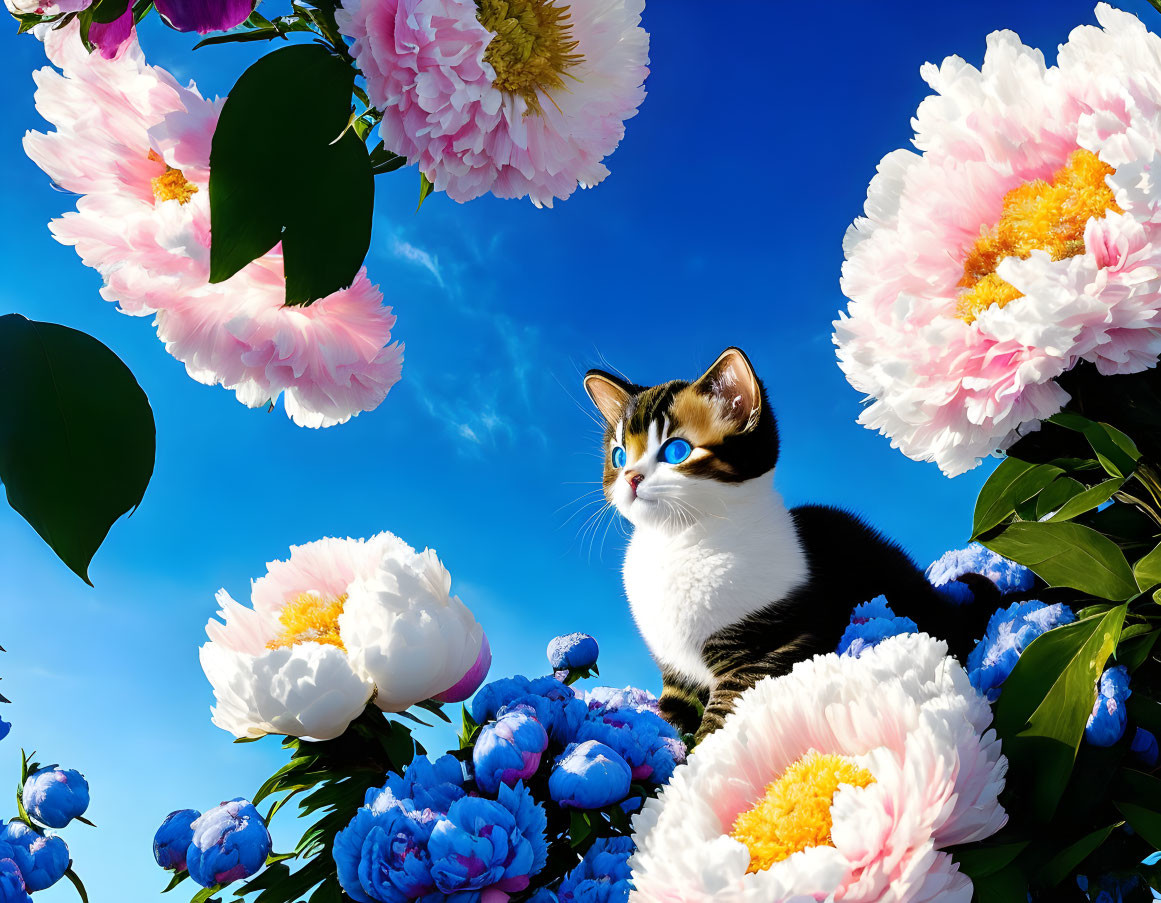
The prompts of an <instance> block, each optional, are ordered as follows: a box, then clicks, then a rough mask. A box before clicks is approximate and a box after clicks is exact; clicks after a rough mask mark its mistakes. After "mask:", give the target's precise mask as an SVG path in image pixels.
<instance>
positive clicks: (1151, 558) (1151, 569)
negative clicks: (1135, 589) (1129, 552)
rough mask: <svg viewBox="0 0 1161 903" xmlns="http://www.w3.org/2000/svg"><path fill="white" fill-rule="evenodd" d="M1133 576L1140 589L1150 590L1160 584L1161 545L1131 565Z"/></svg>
mask: <svg viewBox="0 0 1161 903" xmlns="http://www.w3.org/2000/svg"><path fill="white" fill-rule="evenodd" d="M1133 576H1134V577H1136V578H1137V583H1138V585H1140V587H1141V588H1142V589H1152V588H1153V587H1154V586H1156V585H1157V584H1158V583H1161V544H1158V545H1157V547H1156V548H1154V549H1153V551H1152V552H1150V553H1149V554H1147V555H1146V556H1145V557H1144V558H1141V559H1140V560H1139V561H1137V563H1136V564H1134V565H1133Z"/></svg>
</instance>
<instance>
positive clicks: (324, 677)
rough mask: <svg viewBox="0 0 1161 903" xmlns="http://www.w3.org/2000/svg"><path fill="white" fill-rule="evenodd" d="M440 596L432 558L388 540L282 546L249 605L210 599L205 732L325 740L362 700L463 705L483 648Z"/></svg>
mask: <svg viewBox="0 0 1161 903" xmlns="http://www.w3.org/2000/svg"><path fill="white" fill-rule="evenodd" d="M450 589H451V576H450V575H449V574H448V572H447V569H446V568H445V567H444V566H443V565H442V564H441V563H440V560H439V558H438V557H436V554H435V552H433V551H431V550H430V549H428V550H425V551H424V552H422V553H417V552H415V550H414V549H412V548H411V547H410V546H409V545H407V544H406V543H405V542H403V541H402V540H401V539H399V538H398V537H397V536H394V535H392V534H390V533H380V534H379V535H378V536H374V537H372V538H371V539H369V540H362V539H357V540H356V539H329V538H328V539H320V540H318V541H317V542H312V543H307V544H306V545H303V546H291V549H290V558H289V559H288V560H287V561H273V562H270V563H269V564H268V565H267V573H266V575H265V576H264V577H261V578H259V579H258V580H256V581H254V583H253V585H252V588H251V600H252V603H253V608H247V607H246V606H244V605H241V604H239V603H238V602H236V601H234V599H233V598H231V596H230V594H229V593H227V592H226V591H225V590H224V589H223V590H220V591H219V592H218V597H217V598H218V604H219V605H220V606H221V610H220V611H219V612H218V614H219V616H220V617H221V618H222V622H219V621H216V620H213V619H211V620H210V622H209V623H208V624H207V625H206V633H207V634H208V635H209V637H210V642H208V643H206V644H205V645H204V646H202V648H201V653H200V657H201V663H202V669H203V670H204V671H205V673H206V677H207V678H209V681H210V684H211V685H212V686H213V688H214V697H215V699H216V700H217V705H216V706H215V708H214V709H213V722H214V724H216V725H218V727H220V728H222V729H223V730H227V731H229V732H230V733H231V734H233V735H234V736H235V737H261V736H263V735H264V734H287V735H290V736H293V737H310V738H312V739H316V740H329V739H333V738H334V737H337V736H339V735H340V734H342V733H343V731H345V730H346V729H347V726H348V725H349V724H350V723H351V721H353V720H354V719H355V718H357V717H358V716H359V714H360V713H361V712H362V711H363V709H364V707H365V706H366V704H367V703H368V702H372V701H373V702H374V703H375V704H376V705H377V706H378V707H379V708H380V709H382V710H383V711H387V712H399V711H403V710H404V709H406V708H407V707H408V706H411V705H414V704H416V703H418V702H422V701H423V700H425V699H431V698H435V697H439V696H441V695H444V698H445V699H449V701H450V698H451V697H448V696H446V695H445V694H448V693H449V691H452V690H453V689H455V690H456V696H458V698H465V697H466V695H469V694H470V693H471V692H472V691H474V690H475V688H476V687H477V686H479V684H480V682H482V680H483V677H484V675H485V674H486V673H487V663H488V662H489V661H490V652H489V649H488V644H487V640H486V639H485V637H484V631H483V628H481V627H480V625H479V624H478V623H477V622H476V619H475V618H474V617H473V616H472V613H471V612H470V611H469V610H468V608H467V607H466V606H465V605H464V604H463V603H462V602H461V601H460V600H459V598H458V597H457V596H452V595H451V594H450ZM469 678H470V681H474V683H473V685H472V686H471V687H470V689H468V688H466V687H465V685H464V682H465V679H469ZM465 689H466V690H467V692H466V693H465V692H463V691H464V690H465Z"/></svg>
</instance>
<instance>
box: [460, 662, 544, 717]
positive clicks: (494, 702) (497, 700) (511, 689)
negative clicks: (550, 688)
mask: <svg viewBox="0 0 1161 903" xmlns="http://www.w3.org/2000/svg"><path fill="white" fill-rule="evenodd" d="M530 685H531V681H529V680H528V678H527V677H523V676H522V675H520V674H517V675H516V676H515V677H501V678H500V679H499V680H494V681H492V682H491V683H486V684H484V685H483V686H482V687H480V689H478V690H477V691H476V695H475V696H473V697H472V718H473V719H474V720H475V722H476V724H484V723H485V722H487V721H491V720H492V719H493V718H495V717H496V713H497V712H498V711H500V709H502V708H503V707H504V706H506V705H507V704H508V703H510V702H511V701H512V700H514V699H516V698H517V697H518V696H525V695H527V694H528V692H529V686H530Z"/></svg>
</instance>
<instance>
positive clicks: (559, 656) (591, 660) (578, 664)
mask: <svg viewBox="0 0 1161 903" xmlns="http://www.w3.org/2000/svg"><path fill="white" fill-rule="evenodd" d="M599 651H600V649H599V647H598V646H597V641H596V640H594V639H593V638H592V637H591V636H589V635H588V634H587V633H570V634H567V635H565V636H558V637H554V638H553V639H552V640H551V641H550V642H549V644H548V663H549V664H550V665H552V668H553V670H554V671H572V670H576V669H578V668H591V667H592V666H593V665H595V664H596V663H597V654H598V653H599Z"/></svg>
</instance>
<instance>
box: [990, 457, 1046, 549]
mask: <svg viewBox="0 0 1161 903" xmlns="http://www.w3.org/2000/svg"><path fill="white" fill-rule="evenodd" d="M1063 472H1064V471H1063V470H1061V469H1060V468H1059V467H1057V466H1055V465H1053V464H1029V463H1028V462H1027V461H1021V460H1020V459H1019V458H1012V457H1008V458H1005V459H1004V460H1003V461H1001V462H1000V466H999V467H997V468H996V469H995V471H993V473H992V475H991V476H990V477H988V481H987V482H986V483H984V487H983V489H981V490H980V495H979V498H978V499H977V500H976V510H975V516H974V518H973V522H972V538H973V539H975V538H977V537H978V536H980V535H981V534H983V533H986V532H988V531H989V530H991V529H993V528H994V527H997V526H999V525H1000V524H1001V523H1003V522H1004V520H1006V519H1007V518H1008V517H1010V516H1011V515H1013V514H1015V512H1016V508H1017V506H1019V505H1020V504H1022V503H1023V502H1026V501H1028V499H1030V498H1032V496H1034V495H1036V493H1038V492H1039V491H1040V490H1041V489H1043V488H1044V487H1045V486H1047V485H1048V484H1049V483H1051V482H1052V481H1053V480H1055V479H1056V478H1057V477H1058V476H1059V475H1060V474H1062V473H1063Z"/></svg>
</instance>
